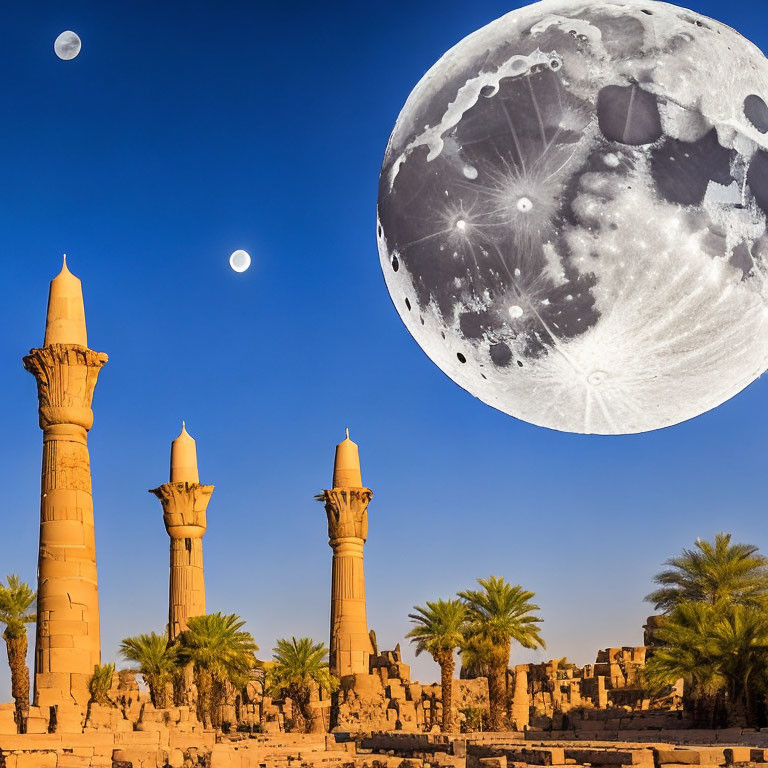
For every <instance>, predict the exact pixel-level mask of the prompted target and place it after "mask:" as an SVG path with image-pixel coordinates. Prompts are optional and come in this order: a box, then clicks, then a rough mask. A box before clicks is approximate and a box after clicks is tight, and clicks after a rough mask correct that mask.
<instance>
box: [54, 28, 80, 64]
mask: <svg viewBox="0 0 768 768" xmlns="http://www.w3.org/2000/svg"><path fill="white" fill-rule="evenodd" d="M80 48H81V42H80V38H79V37H78V36H77V35H76V34H75V33H74V32H73V31H72V30H71V29H68V30H67V31H66V32H62V33H61V34H60V35H59V36H58V37H57V38H56V40H55V42H54V43H53V50H54V51H55V52H56V55H57V56H58V57H59V58H60V59H63V60H64V61H71V60H72V59H74V58H75V57H76V56H77V54H78V53H80Z"/></svg>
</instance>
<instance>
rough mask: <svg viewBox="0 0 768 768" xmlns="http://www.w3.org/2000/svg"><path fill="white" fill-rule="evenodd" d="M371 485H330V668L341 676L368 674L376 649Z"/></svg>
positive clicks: (326, 498)
mask: <svg viewBox="0 0 768 768" xmlns="http://www.w3.org/2000/svg"><path fill="white" fill-rule="evenodd" d="M372 496H373V494H372V492H371V491H370V490H369V489H368V488H334V489H332V490H329V491H326V492H325V494H324V498H325V509H326V513H327V515H328V538H329V543H330V545H331V548H332V549H333V562H332V566H331V627H330V630H331V633H330V634H331V638H330V641H331V643H330V654H329V661H330V668H331V672H332V673H333V674H334V675H336V676H337V677H343V676H345V675H353V674H368V672H369V657H370V655H371V653H372V652H373V648H372V646H371V640H370V635H369V633H368V622H367V617H366V605H365V572H364V569H363V546H364V545H365V540H366V538H367V536H368V503H369V502H370V500H371V497H372Z"/></svg>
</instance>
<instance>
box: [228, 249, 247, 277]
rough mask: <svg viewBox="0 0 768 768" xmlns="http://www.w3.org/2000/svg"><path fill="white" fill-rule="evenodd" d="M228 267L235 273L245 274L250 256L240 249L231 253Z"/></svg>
mask: <svg viewBox="0 0 768 768" xmlns="http://www.w3.org/2000/svg"><path fill="white" fill-rule="evenodd" d="M229 266H230V267H232V269H233V270H234V271H235V272H245V271H246V270H247V269H248V268H249V267H250V266H251V255H250V254H249V253H248V251H243V250H242V249H238V250H236V251H233V252H232V254H231V255H230V257H229Z"/></svg>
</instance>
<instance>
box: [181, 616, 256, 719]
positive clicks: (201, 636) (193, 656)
mask: <svg viewBox="0 0 768 768" xmlns="http://www.w3.org/2000/svg"><path fill="white" fill-rule="evenodd" d="M244 625H245V622H244V621H242V620H241V619H240V617H239V616H237V615H235V614H222V613H211V614H208V615H207V616H194V617H192V618H190V619H189V620H188V621H187V629H186V630H185V631H184V632H182V633H181V635H180V636H179V641H180V647H179V662H180V663H181V664H182V665H183V664H192V667H193V669H194V676H195V683H196V685H197V711H198V717H199V718H200V720H202V722H203V723H204V725H205V726H206V727H211V726H215V727H218V726H219V725H220V724H221V722H220V721H221V713H220V708H219V704H220V702H221V698H222V696H223V694H224V691H225V690H226V686H227V685H233V686H234V687H235V688H242V687H243V686H245V684H246V683H247V681H248V675H249V673H250V671H251V670H252V669H253V667H254V665H255V664H256V657H255V656H254V653H255V652H256V651H258V650H259V648H258V646H257V645H256V643H254V641H253V637H252V636H251V634H250V632H246V631H244V630H243V626H244Z"/></svg>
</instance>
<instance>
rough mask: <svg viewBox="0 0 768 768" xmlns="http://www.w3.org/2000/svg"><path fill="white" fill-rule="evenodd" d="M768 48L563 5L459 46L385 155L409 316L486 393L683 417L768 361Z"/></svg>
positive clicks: (381, 202) (554, 415) (633, 4)
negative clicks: (764, 50)
mask: <svg viewBox="0 0 768 768" xmlns="http://www.w3.org/2000/svg"><path fill="white" fill-rule="evenodd" d="M766 101H768V61H766V59H765V57H764V56H763V54H762V53H761V52H760V50H758V48H756V47H755V46H754V45H752V44H751V43H750V42H748V41H747V40H745V39H744V38H743V37H741V36H740V35H739V34H738V33H737V32H735V31H734V30H733V29H731V28H729V27H727V26H725V25H723V24H720V23H719V22H717V21H713V20H712V19H709V18H706V17H703V16H700V15H698V14H696V13H693V12H691V11H688V10H683V9H681V8H678V7H676V6H673V5H669V4H666V3H661V2H653V1H652V0H620V1H619V2H602V1H601V2H590V0H544V1H543V2H539V3H535V4H533V5H530V6H527V7H524V8H521V9H520V10H517V11H513V12H511V13H509V14H507V15H506V16H503V17H502V18H500V19H498V20H496V21H494V22H493V23H491V24H489V25H488V26H486V27H483V28H482V29H480V30H479V31H477V32H475V33H474V34H472V35H470V36H469V37H467V38H465V39H464V40H463V41H461V42H460V43H459V44H458V45H456V46H455V47H454V48H452V49H451V50H450V51H448V53H446V54H445V55H444V56H443V57H442V58H441V59H440V60H439V61H438V62H437V63H436V64H435V65H434V66H433V67H432V69H430V70H429V71H428V72H427V74H426V75H425V76H424V77H423V78H422V80H421V82H419V84H418V85H417V86H416V88H415V89H414V90H413V92H412V93H411V95H410V97H409V98H408V100H407V102H406V104H405V106H404V107H403V110H402V112H401V113H400V116H399V118H398V120H397V123H396V125H395V128H394V131H393V132H392V135H391V137H390V140H389V144H388V146H387V150H386V155H385V158H384V163H383V167H382V170H381V177H380V181H379V199H378V245H379V254H380V257H381V264H382V268H383V270H384V275H385V279H386V282H387V287H388V289H389V292H390V294H391V296H392V299H393V301H394V303H395V306H396V308H397V311H398V312H399V314H400V316H401V317H402V319H403V321H404V323H405V325H406V326H407V328H408V330H409V331H410V333H411V334H412V335H413V336H414V338H415V339H416V341H417V342H418V343H419V344H420V346H421V347H422V348H423V349H424V351H425V352H426V353H427V355H429V357H430V358H431V359H432V360H433V361H434V362H435V363H436V364H437V365H438V366H439V367H440V368H441V369H442V370H443V371H444V372H445V373H446V374H447V375H448V376H450V377H451V378H452V379H453V380H454V381H456V382H457V383H458V384H459V385H460V386H462V387H463V388H464V389H466V390H468V391H469V392H471V393H472V394H473V395H475V396H476V397H478V398H480V399H481V400H482V401H484V402H485V403H488V404H489V405H491V406H493V407H495V408H498V409H499V410H501V411H504V412H506V413H508V414H511V415H512V416H515V417H517V418H519V419H524V420H526V421H529V422H532V423H534V424H538V425H542V426H546V427H550V428H552V429H558V430H565V431H569V432H583V433H599V434H620V433H634V432H643V431H646V430H652V429H658V428H660V427H666V426H669V425H671V424H676V423H678V422H681V421H683V420H685V419H689V418H691V417H693V416H696V415H698V414H701V413H703V412H705V411H707V410H709V409H711V408H714V407H715V406H717V405H719V404H720V403H722V402H724V401H725V400H727V399H728V398H730V397H732V396H733V395H735V394H736V393H737V392H739V391H740V390H742V389H743V388H744V387H746V386H747V385H748V384H750V382H752V381H754V380H755V379H756V378H757V377H758V376H760V375H761V374H762V373H763V372H764V371H765V370H766V367H768V235H767V234H766V213H767V212H768V105H767V104H766Z"/></svg>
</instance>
